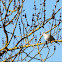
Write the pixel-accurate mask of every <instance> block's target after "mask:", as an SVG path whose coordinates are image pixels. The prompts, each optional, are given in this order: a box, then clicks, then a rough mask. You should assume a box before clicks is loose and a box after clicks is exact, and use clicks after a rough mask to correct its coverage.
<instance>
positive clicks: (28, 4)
mask: <svg viewBox="0 0 62 62" xmlns="http://www.w3.org/2000/svg"><path fill="white" fill-rule="evenodd" d="M20 2H21V1H20ZM16 3H17V2H16ZM40 3H41V4H42V3H43V0H35V5H36V8H37V10H36V14H37V13H38V12H39V11H40ZM6 4H7V5H8V1H7V2H6ZM17 4H18V3H17ZM55 4H56V0H46V7H45V9H46V15H45V16H46V19H48V18H50V17H51V15H52V13H53V9H55V7H54V5H55ZM20 5H21V3H20ZM2 6H3V5H1V7H2ZM12 6H13V3H11V5H10V8H9V9H10V10H13V7H12ZM61 6H62V0H60V1H59V2H58V3H57V7H56V9H55V12H56V11H57V10H58V9H59V8H60V7H61ZM33 8H34V0H26V1H25V2H24V3H23V9H22V10H25V11H24V12H22V14H21V15H24V14H25V13H26V15H27V22H28V24H29V25H30V26H31V25H32V17H33V16H32V14H33V13H34V14H35V10H34V9H33ZM42 8H43V5H42V6H41V11H40V13H41V14H40V15H39V17H41V16H42V21H43V20H44V19H43V17H44V16H43V15H44V14H43V13H42ZM43 9H44V8H43ZM2 10H3V8H2ZM16 13H17V12H14V13H13V14H12V15H11V16H9V17H8V18H9V20H11V19H12V18H13V17H14V15H15V14H16ZM60 13H62V9H61V10H60V11H59V12H58V13H57V14H56V15H55V18H56V19H57V20H59V18H60ZM21 15H20V16H19V21H18V24H17V27H16V30H15V33H14V34H15V35H16V36H21V35H23V24H22V23H21ZM4 16H5V11H4V14H3V16H2V18H3V17H4ZM22 18H23V19H22V21H23V23H24V25H25V27H27V22H26V19H25V18H24V17H22ZM0 19H1V18H0ZM34 19H35V21H37V20H36V17H34ZM19 22H20V23H21V29H22V30H21V32H22V34H20V31H19ZM38 22H39V23H41V19H40V20H38V21H37V22H36V24H38ZM49 22H51V24H52V23H53V24H55V22H54V21H53V20H50V21H49ZM49 22H48V23H47V24H46V25H45V26H44V28H45V29H46V30H45V29H44V28H41V29H39V30H38V31H36V32H35V33H34V34H32V35H31V36H30V37H28V38H29V39H28V41H29V40H30V39H31V38H32V37H33V35H34V36H36V37H37V41H38V40H39V38H40V35H39V34H40V32H41V33H42V32H46V31H48V30H50V29H51V25H50V24H49ZM58 22H59V21H56V23H57V24H58ZM15 23H16V21H15V19H14V25H15ZM0 24H1V25H2V22H0ZM14 25H13V24H11V25H9V26H7V27H6V30H7V31H8V32H13V28H14ZM59 27H60V28H62V23H61V24H60V26H59ZM28 29H30V27H29V26H28V27H27V31H28ZM32 29H33V28H32ZM54 31H55V32H57V31H58V27H56V28H55V29H53V30H52V32H51V34H53V33H54ZM30 32H31V31H30ZM30 32H29V31H28V33H30ZM24 33H26V31H24ZM49 33H50V32H49ZM61 34H62V31H60V33H59V36H60V35H61ZM8 36H9V40H10V37H11V34H8ZM57 36H58V34H57V35H55V36H54V38H55V39H57ZM3 37H4V40H5V35H4V32H3V29H2V28H0V40H1V41H0V42H1V43H0V48H3V47H4V46H3V47H2V38H3ZM17 40H20V37H17ZM17 40H16V39H15V40H14V37H13V39H12V41H11V43H10V45H9V46H8V48H12V47H14V46H15V44H16V43H17ZM58 40H61V39H60V37H59V38H58ZM44 41H45V40H44V37H42V38H41V42H44ZM36 43H37V42H35V40H34V39H33V40H32V41H31V43H30V44H36ZM22 44H23V45H25V42H24V41H22ZM20 45H21V43H20V44H19V45H18V46H20ZM49 45H51V44H49ZM54 46H56V51H55V53H54V55H53V56H52V57H50V58H49V59H47V60H46V62H52V61H53V62H55V61H58V62H59V61H62V50H61V49H62V43H60V45H58V44H54V45H53V46H51V47H49V48H50V53H49V55H51V54H52V52H53V51H54ZM41 47H42V45H40V46H39V49H41ZM31 50H33V52H31V54H30V56H31V57H33V56H34V55H35V54H36V53H38V49H37V47H35V48H34V47H28V48H27V49H26V50H25V52H26V53H29V52H30V51H31ZM18 51H19V50H17V51H16V50H15V53H17V52H18ZM47 52H48V48H44V49H43V50H42V51H41V52H40V53H41V54H42V55H41V56H42V58H45V57H46V55H47ZM13 55H14V53H13ZM25 56H26V54H25V53H22V58H24V57H25ZM7 57H8V55H7ZM17 58H18V57H17ZM20 58H21V55H20V57H19V59H20ZM35 58H38V59H40V56H39V55H37V56H36V57H35ZM29 59H30V58H29V57H27V58H26V61H28V60H29ZM26 61H25V60H24V61H23V62H26ZM31 62H41V61H39V60H35V59H33V60H31Z"/></svg>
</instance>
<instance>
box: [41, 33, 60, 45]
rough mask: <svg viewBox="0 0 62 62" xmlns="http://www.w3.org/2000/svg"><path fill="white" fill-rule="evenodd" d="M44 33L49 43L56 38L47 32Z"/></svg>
mask: <svg viewBox="0 0 62 62" xmlns="http://www.w3.org/2000/svg"><path fill="white" fill-rule="evenodd" d="M42 35H43V36H44V39H45V40H46V41H47V43H48V42H51V41H54V40H55V38H54V37H53V36H52V35H50V34H46V33H45V32H42ZM56 43H57V42H56ZM58 44H59V43H58Z"/></svg>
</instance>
